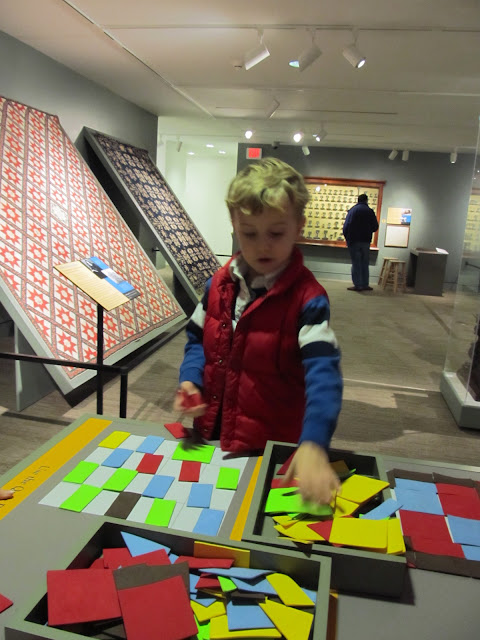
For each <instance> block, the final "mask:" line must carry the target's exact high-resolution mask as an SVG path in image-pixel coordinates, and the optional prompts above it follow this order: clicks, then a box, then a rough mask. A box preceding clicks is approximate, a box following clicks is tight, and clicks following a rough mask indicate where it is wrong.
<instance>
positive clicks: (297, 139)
mask: <svg viewBox="0 0 480 640" xmlns="http://www.w3.org/2000/svg"><path fill="white" fill-rule="evenodd" d="M293 140H294V142H301V141H302V140H303V131H297V132H296V133H294V134H293Z"/></svg>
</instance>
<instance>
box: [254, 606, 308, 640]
mask: <svg viewBox="0 0 480 640" xmlns="http://www.w3.org/2000/svg"><path fill="white" fill-rule="evenodd" d="M259 606H260V607H262V609H263V610H264V611H265V613H266V614H267V616H268V617H269V618H270V620H271V621H272V622H273V624H274V625H275V626H276V627H277V629H278V630H279V631H280V633H281V634H282V635H283V636H284V637H285V638H286V640H308V637H309V636H310V629H311V628H312V623H313V613H308V612H307V611H299V610H298V609H293V608H292V607H287V606H285V605H284V604H280V603H279V602H272V600H268V598H267V600H265V602H259Z"/></svg>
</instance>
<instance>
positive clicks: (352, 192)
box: [299, 177, 385, 247]
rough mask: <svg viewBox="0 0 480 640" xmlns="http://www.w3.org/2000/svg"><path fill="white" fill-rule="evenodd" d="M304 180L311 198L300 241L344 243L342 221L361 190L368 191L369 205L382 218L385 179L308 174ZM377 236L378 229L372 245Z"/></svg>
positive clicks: (304, 242) (341, 244)
mask: <svg viewBox="0 0 480 640" xmlns="http://www.w3.org/2000/svg"><path fill="white" fill-rule="evenodd" d="M305 183H306V185H307V189H308V191H309V192H310V201H309V203H308V204H307V207H306V209H305V218H306V220H305V226H304V228H303V231H302V236H301V239H300V241H299V244H320V245H328V246H334V247H335V246H338V247H345V246H346V242H345V238H344V237H343V233H342V229H343V223H344V222H345V218H346V215H347V213H348V210H349V209H351V208H352V207H353V206H354V205H355V204H357V200H358V196H359V195H360V194H361V193H366V194H367V196H368V205H369V206H370V207H371V208H372V209H373V210H374V211H375V213H376V215H377V220H378V221H379V222H380V211H381V208H382V196H383V185H384V184H385V182H379V181H373V180H353V179H343V178H311V177H306V178H305ZM377 239H378V231H377V232H376V233H375V235H374V237H373V239H372V244H371V246H372V247H376V246H377Z"/></svg>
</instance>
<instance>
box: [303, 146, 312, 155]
mask: <svg viewBox="0 0 480 640" xmlns="http://www.w3.org/2000/svg"><path fill="white" fill-rule="evenodd" d="M302 151H303V155H304V156H309V155H310V149H309V148H308V147H307V145H303V147H302Z"/></svg>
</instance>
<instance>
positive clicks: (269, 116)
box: [265, 98, 280, 118]
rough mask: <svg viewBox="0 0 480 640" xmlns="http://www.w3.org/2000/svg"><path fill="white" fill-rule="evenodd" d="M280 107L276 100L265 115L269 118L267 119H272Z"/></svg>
mask: <svg viewBox="0 0 480 640" xmlns="http://www.w3.org/2000/svg"><path fill="white" fill-rule="evenodd" d="M279 106H280V102H279V101H278V100H277V99H276V98H274V99H273V100H272V102H271V104H270V106H269V107H268V109H267V110H266V112H265V115H266V116H267V118H271V117H272V116H273V114H274V113H275V111H276V110H277V109H278V107H279Z"/></svg>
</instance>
